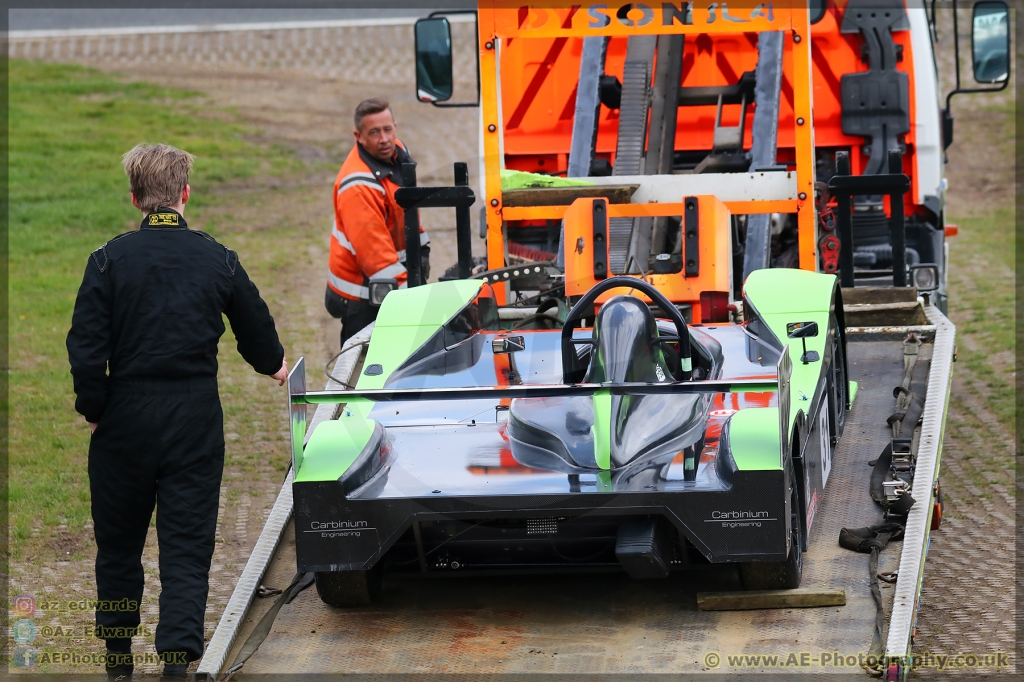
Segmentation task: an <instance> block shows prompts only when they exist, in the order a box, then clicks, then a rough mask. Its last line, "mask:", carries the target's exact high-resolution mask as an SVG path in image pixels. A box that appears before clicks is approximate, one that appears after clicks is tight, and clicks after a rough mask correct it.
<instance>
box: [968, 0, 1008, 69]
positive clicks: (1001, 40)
mask: <svg viewBox="0 0 1024 682" xmlns="http://www.w3.org/2000/svg"><path fill="white" fill-rule="evenodd" d="M1009 16H1010V11H1009V8H1008V7H1007V6H1006V3H1005V2H1002V0H983V1H982V2H979V3H977V4H976V5H974V12H973V13H972V20H971V63H972V65H973V67H974V80H975V81H977V82H978V83H1002V82H1003V81H1005V80H1007V79H1008V78H1009V77H1010V31H1009V23H1010V20H1009Z"/></svg>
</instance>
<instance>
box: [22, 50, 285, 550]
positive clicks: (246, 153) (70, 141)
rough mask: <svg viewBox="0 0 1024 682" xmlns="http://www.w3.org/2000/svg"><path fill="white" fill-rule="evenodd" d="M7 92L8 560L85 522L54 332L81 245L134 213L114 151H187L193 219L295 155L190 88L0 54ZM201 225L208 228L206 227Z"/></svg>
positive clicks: (83, 255) (225, 350)
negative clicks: (214, 112) (156, 145)
mask: <svg viewBox="0 0 1024 682" xmlns="http://www.w3.org/2000/svg"><path fill="white" fill-rule="evenodd" d="M9 92H10V95H9V97H10V99H9V102H10V104H9V106H10V110H9V116H10V161H9V169H10V223H9V224H10V234H9V240H10V241H9V244H10V246H9V249H10V256H9V299H10V331H9V333H10V336H9V339H10V366H11V370H10V396H11V421H10V460H9V462H10V464H9V466H10V482H9V495H10V498H9V499H10V533H11V540H12V543H11V551H12V559H14V560H17V559H19V558H22V557H25V556H30V555H32V554H36V553H37V552H38V551H39V547H37V546H35V545H37V544H38V543H39V542H42V543H46V542H50V541H52V536H53V535H55V534H57V533H58V532H64V533H69V534H73V533H78V534H80V533H81V531H82V529H83V528H85V527H86V525H87V524H88V522H89V517H90V512H89V489H88V477H87V475H86V453H87V450H88V441H89V437H88V433H89V432H88V428H87V427H86V425H85V422H84V420H83V419H82V418H81V416H79V415H78V414H77V413H76V412H75V411H74V394H73V391H72V384H71V376H70V373H69V367H68V363H67V352H66V349H65V346H64V341H65V338H66V334H67V330H68V328H69V326H70V322H71V312H72V308H73V306H74V301H75V296H76V293H77V289H78V286H79V284H80V283H81V277H82V272H83V270H84V267H85V263H86V259H87V258H88V256H89V253H90V252H91V251H93V250H94V249H95V248H97V247H98V246H100V245H101V244H103V243H104V242H106V241H107V240H109V239H111V238H112V237H114V236H116V235H117V234H119V233H121V232H124V231H126V230H130V229H134V228H135V227H137V225H138V223H139V221H140V219H141V215H140V214H139V212H138V211H137V210H136V209H134V208H133V207H132V205H131V202H130V200H129V196H128V187H127V180H126V178H125V176H124V173H123V171H122V169H121V167H120V156H121V154H123V153H124V152H125V151H127V150H128V149H130V148H131V147H132V146H134V145H135V144H137V143H139V142H157V141H159V142H166V143H168V144H173V145H175V146H179V147H182V148H184V149H187V150H189V151H190V152H192V153H193V154H195V155H196V157H197V161H196V165H195V170H194V172H193V175H192V178H191V184H192V187H193V199H192V200H191V201H190V202H189V204H188V207H187V215H188V217H189V219H190V222H193V223H196V222H202V217H203V216H204V215H206V214H207V213H209V212H211V209H216V207H217V205H218V203H219V202H220V197H221V196H222V195H224V194H225V193H227V192H230V191H231V189H232V188H233V187H238V186H240V185H250V184H252V183H259V182H260V179H262V178H267V177H272V176H282V175H285V174H288V173H290V172H294V171H295V170H297V169H298V168H300V167H301V163H300V162H298V161H297V160H295V159H294V157H293V156H292V155H291V153H290V152H289V151H288V150H287V149H285V148H283V147H272V146H267V145H260V144H256V143H254V142H253V141H252V140H251V137H252V136H253V135H254V134H255V132H256V131H253V130H250V129H246V128H245V127H243V126H239V125H235V124H232V123H231V122H230V116H228V115H226V114H224V112H219V113H218V120H215V119H213V118H211V117H210V116H206V115H204V107H207V106H208V105H207V102H206V101H205V98H204V97H203V96H201V95H200V94H198V93H194V92H188V91H184V90H174V89H168V88H163V87H157V86H153V85H148V84H145V83H125V82H121V81H119V80H117V79H115V78H113V77H111V76H108V75H105V74H102V73H101V72H99V71H96V70H92V69H87V68H82V67H78V66H70V65H62V64H44V63H37V62H25V61H12V62H11V63H10V91H9ZM203 227H204V228H205V229H206V231H208V232H213V233H214V234H215V236H216V232H217V228H216V225H211V224H204V225H203ZM233 246H234V245H233ZM241 256H242V259H243V262H246V253H245V252H244V251H242V252H241ZM246 265H247V267H248V268H249V269H250V272H254V269H253V268H252V267H250V266H249V263H248V262H246ZM255 271H256V273H258V272H265V268H264V267H262V264H261V265H258V266H257V267H256V268H255ZM256 273H254V278H255V275H256ZM256 281H259V280H258V279H257V280H256ZM222 343H223V346H222V349H221V353H220V357H221V358H222V363H223V362H224V360H225V359H226V358H229V357H230V356H233V355H237V354H236V353H235V351H234V342H233V339H232V338H231V334H230V332H228V334H226V335H225V338H224V339H223V342H222ZM228 361H229V362H231V361H232V360H228ZM239 362H240V361H239ZM239 390H243V391H251V388H248V387H245V388H244V389H243V388H242V387H239ZM225 402H231V409H230V410H229V409H228V407H227V405H226V410H225V411H226V413H227V412H229V411H233V413H234V414H236V416H237V413H238V411H239V410H241V409H244V407H242V406H244V401H229V400H226V401H225ZM246 435H248V434H246ZM34 529H35V531H36V532H35V533H33V531H34ZM52 529H62V530H61V531H54V530H52ZM47 535H49V536H51V538H50V539H49V540H48V539H47V537H46V536H47ZM33 536H35V538H33Z"/></svg>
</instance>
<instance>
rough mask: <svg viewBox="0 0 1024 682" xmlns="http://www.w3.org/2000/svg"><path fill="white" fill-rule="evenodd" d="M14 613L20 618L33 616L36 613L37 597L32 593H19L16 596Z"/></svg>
mask: <svg viewBox="0 0 1024 682" xmlns="http://www.w3.org/2000/svg"><path fill="white" fill-rule="evenodd" d="M13 601H14V613H15V614H17V616H18V617H19V618H31V617H32V616H34V615H36V597H35V595H32V594H19V595H18V596H17V597H15V598H14V600H13Z"/></svg>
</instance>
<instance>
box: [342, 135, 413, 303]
mask: <svg viewBox="0 0 1024 682" xmlns="http://www.w3.org/2000/svg"><path fill="white" fill-rule="evenodd" d="M396 147H397V148H398V154H397V155H396V159H395V163H394V164H390V165H389V164H384V163H381V162H380V161H378V160H377V159H375V158H373V157H372V156H370V154H369V153H367V152H366V150H364V149H363V148H362V146H361V145H359V144H358V143H357V144H356V146H355V147H353V148H352V151H351V152H349V155H348V157H347V158H346V159H345V163H343V164H342V166H341V170H340V171H339V172H338V178H337V180H335V182H334V226H333V228H332V229H331V251H330V260H329V272H328V275H327V284H328V286H330V287H331V289H333V290H334V291H335V292H337V293H338V294H340V295H342V296H344V297H346V298H351V299H356V298H369V296H370V294H369V288H368V287H367V284H368V283H369V281H370V279H371V278H373V277H382V278H385V277H393V278H394V279H396V280H397V281H398V286H399V288H405V286H406V283H407V279H408V273H407V272H406V270H405V266H404V265H403V263H404V262H405V211H404V210H402V207H401V206H399V205H398V203H397V202H396V201H395V190H397V189H398V188H399V187H401V183H402V178H401V171H400V170H399V169H400V168H401V163H402V162H410V161H412V158H411V157H410V156H409V154H408V152H407V151H406V150H405V147H404V146H403V145H402V143H401V142H398V143H397V144H396ZM429 242H430V239H429V237H428V236H427V233H426V232H425V231H424V230H423V228H422V227H421V228H420V244H423V245H425V244H428V243H429Z"/></svg>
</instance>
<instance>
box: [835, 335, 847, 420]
mask: <svg viewBox="0 0 1024 682" xmlns="http://www.w3.org/2000/svg"><path fill="white" fill-rule="evenodd" d="M831 384H832V405H833V406H834V410H835V427H836V428H835V436H836V437H838V436H841V435H842V433H843V427H844V426H846V408H847V406H848V405H849V402H850V398H849V390H850V380H849V378H848V377H847V375H846V358H844V357H843V345H842V342H841V341H840V340H839V334H838V333H837V334H836V338H835V341H834V342H833V346H832V381H831Z"/></svg>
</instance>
